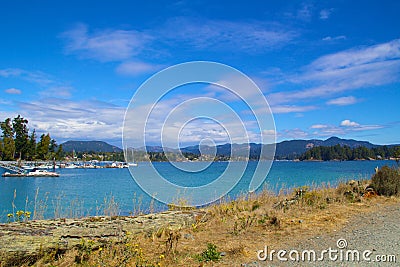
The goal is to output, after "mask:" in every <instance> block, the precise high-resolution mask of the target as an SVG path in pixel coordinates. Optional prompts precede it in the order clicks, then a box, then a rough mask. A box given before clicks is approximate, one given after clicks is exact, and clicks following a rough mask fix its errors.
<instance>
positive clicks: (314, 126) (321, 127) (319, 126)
mask: <svg viewBox="0 0 400 267" xmlns="http://www.w3.org/2000/svg"><path fill="white" fill-rule="evenodd" d="M328 127H329V126H328V125H326V124H314V125H311V127H310V128H311V129H325V128H328Z"/></svg>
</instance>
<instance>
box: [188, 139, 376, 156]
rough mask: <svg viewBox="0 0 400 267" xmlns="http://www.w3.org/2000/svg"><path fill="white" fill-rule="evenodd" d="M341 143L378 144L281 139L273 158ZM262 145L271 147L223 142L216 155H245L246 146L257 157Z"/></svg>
mask: <svg viewBox="0 0 400 267" xmlns="http://www.w3.org/2000/svg"><path fill="white" fill-rule="evenodd" d="M338 144H339V145H341V146H345V145H346V146H349V147H350V148H355V147H359V146H363V147H366V148H373V147H377V146H378V145H374V144H371V143H370V142H366V141H357V140H353V139H341V138H338V137H330V138H328V139H326V140H318V139H311V140H290V141H283V142H280V143H277V144H276V151H275V158H278V159H279V158H286V159H293V158H296V157H298V156H300V155H301V154H303V153H304V152H306V151H307V149H310V148H313V147H315V146H334V145H338ZM262 146H264V149H271V148H272V146H271V145H261V144H255V143H250V144H232V145H231V144H224V145H218V146H217V155H223V156H229V155H230V153H231V149H232V150H233V151H234V153H235V155H243V156H244V155H245V152H246V151H247V149H248V147H249V148H250V158H253V159H254V158H257V156H258V155H260V151H261V147H262ZM181 150H182V152H190V153H193V154H199V146H190V147H185V148H182V149H181ZM201 150H202V151H203V153H206V154H207V152H211V151H213V150H214V148H212V147H203V148H202V149H201Z"/></svg>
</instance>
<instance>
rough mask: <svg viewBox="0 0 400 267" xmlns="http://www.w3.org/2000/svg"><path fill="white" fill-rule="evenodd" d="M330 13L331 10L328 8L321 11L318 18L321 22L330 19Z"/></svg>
mask: <svg viewBox="0 0 400 267" xmlns="http://www.w3.org/2000/svg"><path fill="white" fill-rule="evenodd" d="M332 11H333V9H332V8H330V9H322V10H321V11H320V12H319V18H320V19H322V20H325V19H328V18H329V17H330V15H331V13H332Z"/></svg>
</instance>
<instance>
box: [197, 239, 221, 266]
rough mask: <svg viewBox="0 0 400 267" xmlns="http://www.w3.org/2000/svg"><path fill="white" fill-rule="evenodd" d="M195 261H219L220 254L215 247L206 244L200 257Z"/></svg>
mask: <svg viewBox="0 0 400 267" xmlns="http://www.w3.org/2000/svg"><path fill="white" fill-rule="evenodd" d="M197 259H198V260H199V261H200V262H202V261H205V262H207V261H218V260H219V259H221V253H219V252H218V251H217V246H216V245H214V244H212V243H208V244H207V249H206V250H205V251H203V252H202V253H201V254H200V255H197Z"/></svg>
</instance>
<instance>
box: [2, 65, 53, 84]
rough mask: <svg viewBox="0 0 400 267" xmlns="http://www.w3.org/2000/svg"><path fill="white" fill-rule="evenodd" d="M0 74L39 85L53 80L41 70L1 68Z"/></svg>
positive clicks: (50, 82)
mask: <svg viewBox="0 0 400 267" xmlns="http://www.w3.org/2000/svg"><path fill="white" fill-rule="evenodd" d="M0 76H1V77H4V78H12V77H17V78H20V79H22V80H25V81H28V82H30V83H34V84H37V85H40V86H48V85H50V84H53V83H54V82H55V81H54V80H53V78H52V77H51V76H50V75H48V74H46V73H44V72H42V71H28V70H24V69H18V68H8V69H2V70H0Z"/></svg>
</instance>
